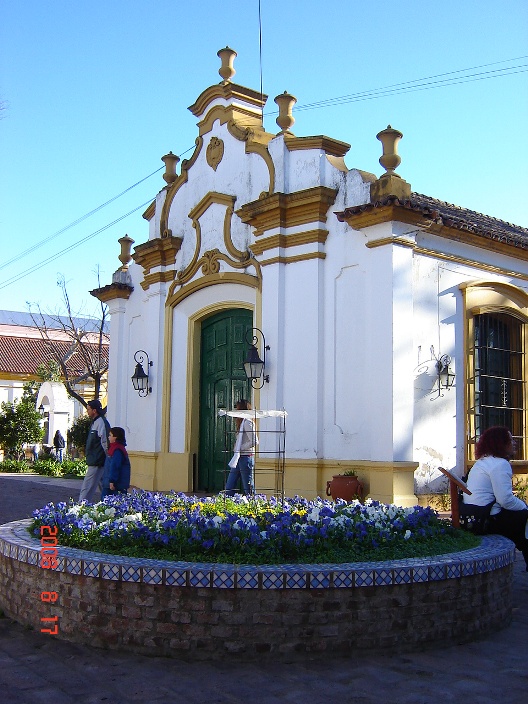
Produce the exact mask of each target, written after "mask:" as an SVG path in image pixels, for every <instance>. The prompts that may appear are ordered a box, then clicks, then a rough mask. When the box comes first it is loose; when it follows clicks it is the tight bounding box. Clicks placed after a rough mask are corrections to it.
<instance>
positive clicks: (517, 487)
mask: <svg viewBox="0 0 528 704" xmlns="http://www.w3.org/2000/svg"><path fill="white" fill-rule="evenodd" d="M513 493H514V494H515V496H518V497H519V499H522V500H523V501H524V502H525V503H526V502H527V501H528V479H521V478H520V477H516V476H514V477H513Z"/></svg>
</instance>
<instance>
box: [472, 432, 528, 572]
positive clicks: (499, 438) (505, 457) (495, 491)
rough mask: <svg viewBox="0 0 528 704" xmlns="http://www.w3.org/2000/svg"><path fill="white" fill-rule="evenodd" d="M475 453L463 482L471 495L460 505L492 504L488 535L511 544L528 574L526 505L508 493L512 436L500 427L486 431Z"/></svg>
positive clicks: (509, 489) (513, 449) (510, 491)
mask: <svg viewBox="0 0 528 704" xmlns="http://www.w3.org/2000/svg"><path fill="white" fill-rule="evenodd" d="M475 454H476V457H477V461H476V462H475V464H474V465H473V467H472V468H471V471H470V472H469V477H468V481H467V486H468V489H469V490H470V491H471V496H469V495H467V494H464V503H468V504H474V505H477V506H486V505H487V504H490V503H491V502H492V501H494V502H495V503H494V504H493V506H492V507H491V514H490V532H492V533H498V534H499V535H504V536H505V537H506V538H509V539H510V540H512V541H513V542H514V543H515V545H516V547H517V549H518V550H520V551H521V552H522V554H523V557H524V560H525V562H526V570H527V571H528V539H527V531H528V527H527V521H528V506H527V505H526V504H525V503H524V501H521V499H519V498H518V497H517V496H515V494H514V493H513V491H512V468H511V465H510V462H509V460H510V459H511V458H512V457H513V455H514V454H515V442H514V440H513V437H512V434H511V433H510V431H509V430H508V428H505V427H503V426H499V425H497V426H493V427H492V428H488V429H487V430H486V431H484V433H482V435H481V437H480V439H479V441H478V442H477V446H476V450H475Z"/></svg>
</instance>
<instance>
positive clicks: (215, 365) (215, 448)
mask: <svg viewBox="0 0 528 704" xmlns="http://www.w3.org/2000/svg"><path fill="white" fill-rule="evenodd" d="M252 327H253V316H252V313H251V311H249V310H244V309H242V308H235V309H230V310H225V311H223V312H222V313H218V314H216V315H214V316H212V317H210V318H207V319H206V320H205V321H204V322H203V323H202V333H201V359H200V363H201V366H200V370H201V371H200V445H199V454H198V483H199V486H198V489H200V490H201V491H210V492H217V491H220V490H221V489H223V488H224V481H225V472H226V468H227V463H228V462H229V460H230V459H231V454H226V452H225V450H226V449H228V450H232V445H233V442H234V435H233V434H229V435H228V441H227V442H228V445H231V447H228V448H226V447H225V445H226V434H225V430H226V422H227V429H228V430H230V429H232V427H233V425H232V420H231V419H227V421H226V419H225V418H219V417H218V411H219V409H221V408H224V409H226V410H231V409H232V408H233V407H234V405H235V403H236V402H237V401H238V400H239V399H241V398H247V399H248V400H251V384H250V383H249V382H248V380H247V378H246V374H245V372H244V361H245V358H246V355H247V350H248V343H247V337H248V331H250V330H251V328H252Z"/></svg>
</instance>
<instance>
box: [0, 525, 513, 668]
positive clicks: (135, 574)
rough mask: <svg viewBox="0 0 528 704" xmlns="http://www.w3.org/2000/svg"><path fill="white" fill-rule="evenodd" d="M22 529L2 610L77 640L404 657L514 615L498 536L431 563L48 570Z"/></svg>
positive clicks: (66, 555) (118, 560) (146, 564)
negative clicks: (406, 653) (368, 653)
mask: <svg viewBox="0 0 528 704" xmlns="http://www.w3.org/2000/svg"><path fill="white" fill-rule="evenodd" d="M29 523H30V520H24V521H15V522H13V523H8V524H6V525H3V526H0V607H1V608H2V609H3V610H4V612H5V613H6V614H7V615H8V616H10V617H11V618H14V619H15V620H17V621H19V622H20V623H23V624H28V625H30V626H32V627H33V628H35V629H38V630H41V629H44V631H49V632H51V634H52V635H53V634H55V633H56V635H57V637H59V638H63V639H65V640H70V641H74V642H77V643H86V644H90V645H96V646H100V647H104V648H116V649H120V650H129V651H134V652H140V653H146V654H151V655H177V656H180V657H181V656H184V657H185V656H187V657H189V658H191V657H192V658H202V659H205V658H207V659H221V658H227V657H230V656H232V655H236V654H243V656H244V658H246V659H251V658H262V657H282V656H284V655H288V656H293V655H306V654H314V655H315V654H317V655H324V654H326V653H327V654H328V655H335V654H338V653H341V654H347V653H351V654H360V653H365V652H366V651H369V650H370V651H376V652H380V651H385V652H402V651H405V650H412V649H417V648H423V647H425V646H434V645H447V644H451V643H460V642H463V641H467V640H471V639H475V638H477V637H480V636H482V635H485V634H487V633H489V632H492V631H494V630H496V629H499V628H502V627H504V626H506V625H507V624H508V623H509V622H510V619H511V584H512V569H513V567H512V566H513V561H514V559H515V548H514V546H513V543H511V542H510V541H509V540H506V539H505V538H502V537H499V536H486V537H484V538H483V541H482V545H481V546H480V547H479V548H476V549H474V550H468V551H465V552H461V553H451V554H448V555H440V556H436V557H432V558H420V559H408V560H395V561H393V562H376V563H350V564H328V565H275V566H270V567H266V566H251V565H238V566H234V565H219V564H196V563H183V562H166V561H153V560H145V559H132V558H125V557H116V556H111V555H102V554H98V553H91V552H86V551H83V550H76V549H73V548H64V547H59V548H58V559H57V564H56V567H55V568H54V569H45V568H43V567H42V566H40V565H41V564H42V545H41V542H40V541H39V540H37V539H34V538H32V537H30V536H29V534H28V532H27V526H28V525H29ZM53 595H56V597H54V596H53ZM54 599H55V600H54Z"/></svg>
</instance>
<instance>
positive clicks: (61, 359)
mask: <svg viewBox="0 0 528 704" xmlns="http://www.w3.org/2000/svg"><path fill="white" fill-rule="evenodd" d="M57 285H58V286H59V287H60V289H61V291H62V298H63V304H64V307H65V310H66V315H60V314H54V315H53V314H48V315H47V316H45V315H44V314H43V313H42V311H41V309H40V306H39V305H34V304H29V312H30V314H31V318H32V320H33V323H34V324H35V327H37V328H38V330H39V332H40V335H41V337H42V339H43V340H44V341H45V342H46V345H47V346H48V348H49V350H50V352H51V354H52V357H53V362H55V364H56V365H57V366H58V370H60V380H61V381H62V382H63V384H64V386H65V387H66V390H67V391H68V394H69V395H70V396H71V397H73V398H75V399H77V401H79V403H81V404H82V405H83V406H85V407H86V401H85V400H84V398H83V397H82V396H81V394H80V393H79V392H78V391H77V390H76V388H75V386H76V385H78V384H81V383H83V382H88V381H92V382H93V385H94V393H93V397H94V398H99V396H100V395H101V391H102V383H103V379H104V377H105V375H106V373H107V371H108V344H109V341H110V340H109V337H108V333H107V332H106V324H107V316H108V308H107V306H106V305H104V303H102V302H101V304H100V306H101V309H100V314H99V316H98V317H97V318H91V319H86V318H84V319H83V318H81V316H80V315H79V314H77V315H75V314H74V313H73V311H72V307H71V303H70V298H69V296H68V290H67V287H66V281H65V279H64V276H62V275H61V276H59V278H58V280H57ZM32 306H33V307H32ZM49 319H51V320H52V321H53V327H52V326H51V325H50V324H49ZM80 320H85V321H86V322H85V323H84V324H83V325H79V321H80ZM57 329H58V330H60V331H61V332H62V333H63V338H64V339H62V340H57V335H56V331H57ZM65 343H66V344H65Z"/></svg>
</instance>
